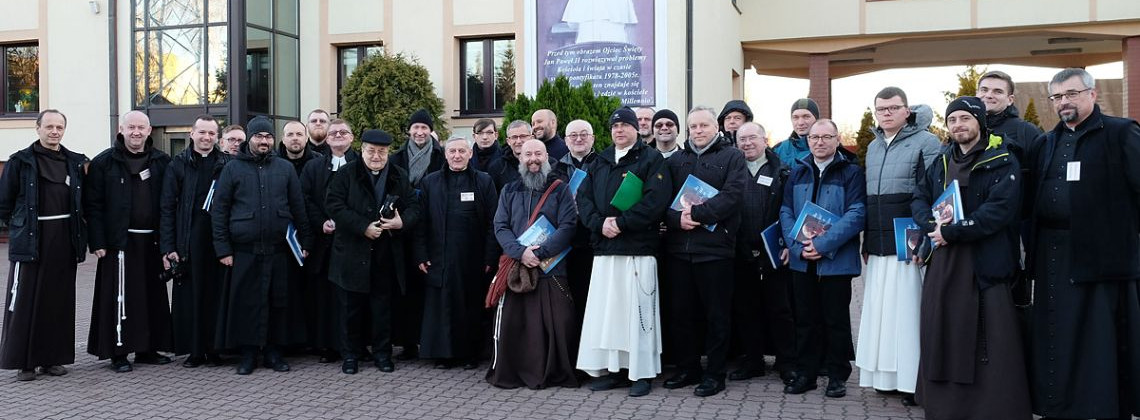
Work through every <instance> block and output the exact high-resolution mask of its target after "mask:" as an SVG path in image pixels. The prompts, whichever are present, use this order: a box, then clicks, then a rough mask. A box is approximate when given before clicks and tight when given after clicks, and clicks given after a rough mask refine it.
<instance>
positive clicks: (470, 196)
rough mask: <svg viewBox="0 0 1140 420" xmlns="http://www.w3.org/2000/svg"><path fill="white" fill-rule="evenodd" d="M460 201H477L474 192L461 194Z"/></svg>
mask: <svg viewBox="0 0 1140 420" xmlns="http://www.w3.org/2000/svg"><path fill="white" fill-rule="evenodd" d="M459 201H462V202H468V201H475V193H473V192H461V193H459Z"/></svg>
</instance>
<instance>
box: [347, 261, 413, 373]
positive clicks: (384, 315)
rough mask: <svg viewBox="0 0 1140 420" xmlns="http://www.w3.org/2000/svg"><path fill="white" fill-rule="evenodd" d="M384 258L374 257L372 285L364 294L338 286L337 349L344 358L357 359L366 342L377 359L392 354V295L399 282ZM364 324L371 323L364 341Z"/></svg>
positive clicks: (390, 265)
mask: <svg viewBox="0 0 1140 420" xmlns="http://www.w3.org/2000/svg"><path fill="white" fill-rule="evenodd" d="M389 255H390V254H389ZM384 261H385V260H382V259H378V258H375V255H374V256H373V260H372V275H371V277H372V284H371V285H370V288H371V290H370V291H368V292H367V293H359V292H352V291H348V290H345V289H344V288H342V287H337V290H336V300H337V310H338V315H339V320H340V352H341V357H343V358H345V359H350V358H356V356H357V353H358V352H359V351H360V349H363V348H364V346H365V345H368V344H371V345H372V353H373V354H375V355H376V358H377V359H384V358H388V357H391V355H392V295H393V294H395V293H397V291H398V290H399V285H398V284H397V283H396V272H395V269H394V268H393V267H392V264H386V263H384ZM388 261H390V259H389V260H388ZM365 325H369V326H370V327H369V328H368V330H369V331H368V341H367V342H365V341H364V326H365Z"/></svg>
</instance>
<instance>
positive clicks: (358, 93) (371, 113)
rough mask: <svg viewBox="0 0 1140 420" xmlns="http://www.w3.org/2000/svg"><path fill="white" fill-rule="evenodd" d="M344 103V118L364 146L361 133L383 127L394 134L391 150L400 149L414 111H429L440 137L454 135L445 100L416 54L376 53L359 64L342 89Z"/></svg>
mask: <svg viewBox="0 0 1140 420" xmlns="http://www.w3.org/2000/svg"><path fill="white" fill-rule="evenodd" d="M341 101H342V103H343V104H344V106H343V110H342V111H341V114H340V117H341V118H343V119H344V120H345V121H348V123H349V124H350V125H352V128H353V131H355V134H356V137H357V140H356V141H355V142H353V147H355V148H357V149H359V148H360V133H361V132H362V131H364V130H366V129H371V128H379V129H381V130H384V131H387V132H388V134H391V135H392V138H393V142H392V148H391V150H393V151H395V150H399V149H400V147H401V146H403V144H404V142H406V141H407V138H408V119H409V118H410V117H411V115H412V113H413V112H416V110H418V109H420V108H423V109H426V110H428V113H430V114H431V115H432V116H433V118H434V119H435V122H434V124H433V127H434V128H435V132H436V133H437V134H438V135H439V138H440V139H446V138H447V137H448V136H449V135H450V131H449V130H448V128H447V125H446V121H445V120H443V119H440V118H439V116H440V115H442V114H443V111H444V105H443V99H442V98H440V97H439V96H437V95H436V94H435V88H434V86H432V83H431V79H430V78H429V77H428V71H427V69H426V68H424V66H422V65H420V64H419V61H418V60H416V59H415V58H414V57H408V56H405V55H404V54H376V55H373V56H370V57H368V58H367V59H365V60H364V61H362V62H361V63H360V65H359V66H357V67H356V71H354V72H352V76H349V78H348V80H347V81H345V83H344V88H343V89H341Z"/></svg>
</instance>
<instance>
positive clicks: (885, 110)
mask: <svg viewBox="0 0 1140 420" xmlns="http://www.w3.org/2000/svg"><path fill="white" fill-rule="evenodd" d="M903 108H905V107H904V106H902V105H891V106H877V107H875V112H876V113H879V114H883V115H886V114H894V113H896V112H899V111H900V110H902V109H903Z"/></svg>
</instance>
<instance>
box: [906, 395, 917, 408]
mask: <svg viewBox="0 0 1140 420" xmlns="http://www.w3.org/2000/svg"><path fill="white" fill-rule="evenodd" d="M902 405H903V406H904V407H918V401H915V400H914V394H906V395H904V396H903V397H902Z"/></svg>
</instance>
